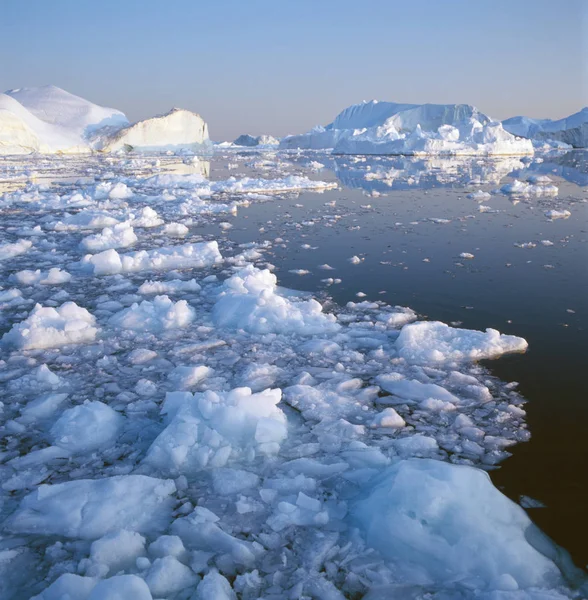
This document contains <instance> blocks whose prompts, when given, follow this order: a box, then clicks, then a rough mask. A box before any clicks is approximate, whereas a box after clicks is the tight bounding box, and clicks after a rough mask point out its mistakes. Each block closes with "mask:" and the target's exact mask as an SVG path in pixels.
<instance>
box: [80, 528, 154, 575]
mask: <svg viewBox="0 0 588 600" xmlns="http://www.w3.org/2000/svg"><path fill="white" fill-rule="evenodd" d="M140 556H145V538H144V537H143V536H142V535H141V534H139V533H136V532H135V531H128V530H126V529H122V530H121V531H113V532H112V533H107V534H106V535H105V536H103V537H101V538H100V539H97V540H96V541H94V542H92V545H91V547H90V563H93V565H94V566H98V565H99V566H105V567H107V569H108V572H110V573H118V572H119V571H122V570H125V569H129V568H132V567H133V565H134V564H135V563H136V560H137V558H139V557H140ZM91 568H92V565H91V566H90V569H91ZM86 574H89V575H93V573H89V572H88V569H87V570H86Z"/></svg>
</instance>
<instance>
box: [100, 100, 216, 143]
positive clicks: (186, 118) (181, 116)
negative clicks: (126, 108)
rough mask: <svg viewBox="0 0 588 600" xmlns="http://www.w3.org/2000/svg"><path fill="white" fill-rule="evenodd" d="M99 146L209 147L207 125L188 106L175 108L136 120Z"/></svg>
mask: <svg viewBox="0 0 588 600" xmlns="http://www.w3.org/2000/svg"><path fill="white" fill-rule="evenodd" d="M98 148H99V149H100V150H103V151H106V152H113V151H117V150H124V149H127V150H138V151H153V150H157V151H160V150H181V149H189V150H197V151H209V150H211V149H212V144H211V142H210V140H209V138H208V125H207V124H206V123H205V121H204V119H203V118H202V117H201V116H200V115H198V114H196V113H193V112H191V111H189V110H184V109H181V108H174V109H172V110H171V111H170V112H168V113H167V114H165V115H162V116H158V117H153V118H151V119H145V120H143V121H139V122H137V123H135V124H133V125H130V126H129V127H125V128H124V129H121V130H119V131H117V132H116V133H114V134H113V135H110V136H108V137H107V138H106V139H105V140H103V141H102V142H101V143H100V144H99V145H98Z"/></svg>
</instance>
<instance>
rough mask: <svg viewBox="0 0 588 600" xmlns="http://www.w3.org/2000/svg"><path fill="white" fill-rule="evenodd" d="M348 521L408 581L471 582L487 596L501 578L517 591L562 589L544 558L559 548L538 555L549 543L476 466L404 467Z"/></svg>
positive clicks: (369, 493) (406, 463)
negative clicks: (476, 582) (512, 582)
mask: <svg viewBox="0 0 588 600" xmlns="http://www.w3.org/2000/svg"><path fill="white" fill-rule="evenodd" d="M351 520H352V522H353V523H354V524H357V525H358V526H359V527H360V529H361V530H362V532H363V535H364V537H365V541H366V543H367V545H368V546H369V547H372V548H374V549H376V550H378V551H379V552H381V553H382V554H383V556H384V557H385V558H386V559H388V560H391V561H393V563H394V565H395V568H397V569H398V570H399V573H400V574H402V573H404V574H405V576H408V577H410V580H411V581H412V580H415V578H418V579H419V580H427V581H430V582H434V583H437V584H442V583H449V582H454V581H458V580H465V579H470V578H474V579H478V580H479V581H480V582H481V584H482V585H484V586H485V587H486V589H496V585H497V584H496V582H497V581H498V580H499V579H500V578H501V577H502V576H504V575H508V576H510V577H512V578H513V579H514V580H515V581H516V584H517V587H519V588H528V587H535V586H536V587H548V588H553V587H555V586H557V585H558V582H561V575H560V572H559V570H558V569H557V567H556V566H555V565H554V564H553V562H552V561H551V560H550V559H549V558H547V555H549V556H556V555H557V552H556V550H555V548H549V547H547V548H545V547H544V548H542V550H544V551H545V550H547V552H545V555H544V554H543V553H541V552H539V551H538V549H536V548H539V547H540V546H545V544H548V545H551V544H550V543H549V542H548V541H547V540H546V538H545V537H544V536H542V534H541V533H540V532H539V531H538V530H537V528H536V527H535V526H534V525H533V524H532V522H531V521H530V520H529V518H528V517H527V515H526V513H525V511H524V510H523V509H522V508H521V507H519V506H518V505H516V504H515V503H514V502H512V501H511V500H509V499H508V498H507V497H506V496H504V495H503V494H502V493H501V492H499V491H498V490H497V489H496V488H495V487H494V486H493V484H492V482H491V481H490V478H489V477H488V474H487V473H485V472H484V471H480V470H478V469H474V468H472V467H468V466H464V465H453V464H449V463H446V462H441V461H436V460H427V459H410V460H402V461H399V462H397V463H396V464H394V465H393V466H391V467H388V468H387V469H386V470H385V471H384V472H383V473H382V474H381V475H380V476H379V477H378V478H376V479H375V480H374V482H373V483H371V485H370V488H369V489H368V490H366V491H364V493H363V495H362V496H361V497H360V499H359V500H357V501H356V502H355V504H354V505H353V506H352V507H351ZM534 542H535V543H536V546H534V545H533V544H534ZM472 548H477V549H478V551H477V552H472V551H471V549H472ZM400 576H402V575H400Z"/></svg>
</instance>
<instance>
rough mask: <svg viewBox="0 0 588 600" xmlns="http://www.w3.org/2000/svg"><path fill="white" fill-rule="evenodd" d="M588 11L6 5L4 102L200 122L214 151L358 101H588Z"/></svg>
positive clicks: (436, 4)
mask: <svg viewBox="0 0 588 600" xmlns="http://www.w3.org/2000/svg"><path fill="white" fill-rule="evenodd" d="M587 53H588V0H402V1H396V0H351V1H347V0H272V1H266V0H225V1H223V0H210V1H208V2H203V1H199V0H167V1H164V0H93V1H92V0H80V1H76V0H0V90H5V89H10V88H16V87H30V86H37V85H44V84H47V83H52V84H55V85H57V86H59V87H62V88H64V89H66V90H68V91H70V92H72V93H75V94H78V95H80V96H83V97H85V98H87V99H89V100H92V101H93V102H96V103H98V104H103V105H107V106H112V107H115V108H119V109H121V110H123V111H124V112H125V113H126V114H127V116H128V117H129V118H130V119H131V120H135V119H139V118H143V117H147V116H152V115H154V114H157V113H162V112H166V111H167V110H169V109H170V108H172V107H173V106H179V107H182V108H188V109H191V110H194V111H196V112H199V113H200V114H201V115H202V116H203V117H204V118H205V120H206V121H207V122H208V124H209V128H210V135H211V137H212V138H213V139H216V140H221V139H233V138H234V137H236V136H237V135H238V134H240V133H244V132H248V133H253V134H260V133H271V134H274V135H284V134H286V133H297V132H302V131H306V130H308V129H310V128H311V127H312V126H314V125H316V124H317V123H321V124H326V123H328V122H330V121H331V120H332V119H333V118H334V116H335V115H336V114H337V113H338V112H339V111H340V110H342V109H343V108H345V107H346V106H348V105H349V104H353V103H356V102H360V101H361V100H369V99H372V98H377V99H380V100H394V101H399V102H415V103H421V102H436V103H453V102H456V103H457V102H459V103H470V104H475V105H476V106H477V107H478V108H479V109H480V110H482V111H483V112H486V113H488V114H490V115H491V116H493V117H496V118H501V119H502V118H506V117H509V116H513V115H518V114H525V115H528V116H532V117H552V118H559V117H562V116H566V115H568V114H570V113H572V112H576V111H577V110H579V109H580V108H581V107H582V106H585V105H587V104H588V57H587Z"/></svg>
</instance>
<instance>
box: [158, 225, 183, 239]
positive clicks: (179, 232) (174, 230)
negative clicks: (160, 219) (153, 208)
mask: <svg viewBox="0 0 588 600" xmlns="http://www.w3.org/2000/svg"><path fill="white" fill-rule="evenodd" d="M189 231H190V230H189V229H188V228H187V227H186V226H185V225H183V224H182V223H167V224H166V226H165V227H164V228H163V233H164V234H165V235H167V236H169V237H174V238H183V237H186V236H187V235H188V233H189Z"/></svg>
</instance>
